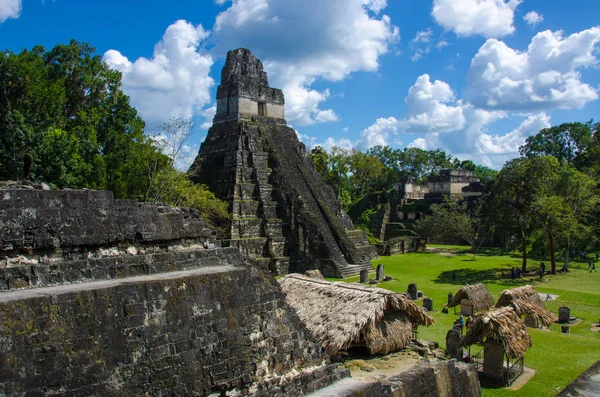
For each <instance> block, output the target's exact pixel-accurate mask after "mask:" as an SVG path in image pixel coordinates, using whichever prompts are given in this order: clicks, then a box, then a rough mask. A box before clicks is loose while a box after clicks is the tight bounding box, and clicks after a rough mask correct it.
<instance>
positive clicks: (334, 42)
mask: <svg viewBox="0 0 600 397" xmlns="http://www.w3.org/2000/svg"><path fill="white" fill-rule="evenodd" d="M386 6H387V2H386V1H384V0H328V1H327V3H326V5H325V3H323V1H322V0H305V1H294V2H290V1H286V0H233V1H232V4H231V6H230V7H229V8H228V9H226V10H225V11H223V12H222V13H220V14H219V15H218V16H217V19H216V22H215V25H214V28H213V31H214V34H213V37H212V40H213V42H214V43H215V47H214V49H213V51H214V53H218V54H224V52H225V51H226V50H228V49H231V48H237V47H246V48H249V49H251V50H252V52H253V53H254V54H255V55H256V56H257V57H259V58H260V59H261V60H262V61H263V63H264V65H265V69H266V70H267V72H268V73H269V78H270V83H271V85H272V86H274V87H279V88H282V89H283V91H284V94H285V97H286V117H287V119H288V120H289V121H290V122H293V123H296V124H299V125H302V124H304V125H306V124H313V123H316V122H329V121H334V120H337V119H338V117H337V116H336V115H335V112H334V111H333V110H331V109H322V105H323V102H325V101H326V100H327V98H328V97H329V91H328V90H326V89H324V90H321V91H319V90H316V89H313V88H311V86H312V84H313V83H314V82H315V81H316V80H318V79H325V80H329V81H340V80H343V79H345V78H346V77H347V76H348V75H349V74H351V73H353V72H357V71H376V70H377V68H378V66H379V57H380V56H381V55H383V54H385V53H387V52H388V49H389V46H390V45H391V44H392V43H394V42H395V41H396V40H397V39H398V37H399V30H398V28H397V27H395V26H393V25H392V23H391V20H390V18H389V17H388V16H386V15H380V16H378V14H379V13H380V12H381V11H382V10H383V9H384V8H385V7H386ZM323 112H325V113H323ZM334 116H335V117H334Z"/></svg>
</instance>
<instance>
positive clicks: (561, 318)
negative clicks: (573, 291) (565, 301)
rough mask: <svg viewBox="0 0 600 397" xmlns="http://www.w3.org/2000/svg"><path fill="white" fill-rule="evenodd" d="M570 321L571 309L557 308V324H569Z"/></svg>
mask: <svg viewBox="0 0 600 397" xmlns="http://www.w3.org/2000/svg"><path fill="white" fill-rule="evenodd" d="M570 321H571V309H569V308H568V307H565V306H561V307H559V308H558V322H559V323H569V322H570Z"/></svg>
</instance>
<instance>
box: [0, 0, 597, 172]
mask: <svg viewBox="0 0 600 397" xmlns="http://www.w3.org/2000/svg"><path fill="white" fill-rule="evenodd" d="M598 15H600V2H598V1H597V0H573V1H571V2H568V3H567V2H559V1H548V0H546V1H538V0H522V1H521V0H418V1H398V0H387V1H386V0H327V1H323V0H303V1H296V0H233V1H231V0H229V1H228V0H214V1H212V0H194V1H192V0H189V1H173V2H170V3H168V4H165V3H164V2H159V1H154V0H147V1H144V2H141V1H127V0H121V1H117V0H103V1H98V0H86V1H85V2H84V1H81V0H54V1H52V0H45V1H40V0H0V47H3V48H6V49H8V50H10V51H13V52H19V51H20V50H21V49H23V48H31V47H32V46H34V45H36V44H41V45H44V46H45V47H46V48H48V49H49V48H52V47H53V46H54V45H55V44H58V43H67V42H68V41H69V40H70V39H71V38H75V39H77V40H79V41H86V42H89V43H91V44H92V45H93V46H94V47H95V48H96V50H97V52H98V54H100V55H102V56H103V59H104V60H105V61H106V62H107V63H108V64H109V65H110V66H111V67H113V68H115V69H118V70H120V71H121V72H122V73H123V90H124V91H125V92H126V93H127V94H128V95H130V96H131V99H132V103H133V105H134V106H136V107H137V108H138V110H139V112H140V114H141V116H142V118H144V120H145V121H146V123H147V130H148V131H149V132H155V131H157V126H158V125H160V123H161V122H163V121H166V120H168V119H169V118H170V117H172V116H175V117H185V118H188V117H189V118H193V120H194V121H195V122H196V124H197V130H196V131H195V133H194V135H193V137H192V140H191V141H190V142H189V146H188V147H187V148H186V154H187V156H186V158H185V159H182V160H181V164H185V163H186V162H189V161H191V160H190V159H191V158H193V157H194V156H195V154H196V153H197V150H198V147H199V145H200V142H201V141H202V140H203V139H204V137H205V136H206V131H207V128H208V127H209V126H210V124H211V120H212V116H213V114H214V110H215V108H214V102H215V101H214V97H215V92H216V87H217V85H218V84H219V78H220V71H221V68H222V66H223V62H224V57H225V55H226V52H227V50H229V49H234V48H238V47H247V48H249V49H250V50H251V51H253V52H254V53H255V55H257V56H258V57H259V58H260V59H261V60H262V61H263V63H264V65H265V68H266V70H267V72H268V73H269V81H270V83H271V86H274V87H279V88H282V89H283V90H284V94H285V98H286V117H287V120H288V123H289V124H290V125H291V126H293V127H294V128H295V129H296V130H297V131H298V134H299V136H300V138H301V139H302V140H303V141H304V142H305V143H306V144H307V145H309V146H312V145H315V144H322V145H324V146H325V147H328V148H330V147H332V146H333V145H338V146H342V147H347V148H350V147H355V148H359V149H363V150H364V149H367V148H369V147H371V146H373V145H377V144H379V145H383V144H388V145H391V146H393V147H398V148H404V147H406V146H416V147H420V148H424V149H436V148H441V149H443V150H446V151H447V152H449V153H451V154H453V155H454V156H457V157H459V158H461V159H472V160H474V161H475V162H477V163H480V164H485V165H488V166H491V167H494V168H500V167H502V165H503V164H504V162H505V161H506V160H508V159H510V158H512V157H515V156H517V155H518V146H519V145H520V144H522V143H523V141H524V140H525V138H526V137H527V136H529V135H531V134H534V133H536V132H537V131H538V130H539V129H541V128H544V127H548V126H550V125H556V124H559V123H562V122H567V121H587V120H590V119H592V118H598V110H599V109H600V106H599V103H600V102H599V100H598V95H599V92H600V73H599V65H600V64H599V61H598V57H599V55H600V26H599V24H600V20H599V19H598Z"/></svg>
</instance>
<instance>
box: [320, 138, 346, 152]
mask: <svg viewBox="0 0 600 397" xmlns="http://www.w3.org/2000/svg"><path fill="white" fill-rule="evenodd" d="M320 146H322V147H323V148H324V149H325V150H327V151H328V152H331V149H333V148H334V147H338V148H340V149H344V150H352V149H353V148H354V147H355V144H354V142H352V141H351V140H350V139H346V138H342V139H335V138H332V137H329V138H327V139H326V140H325V142H324V143H322V144H321V145H320Z"/></svg>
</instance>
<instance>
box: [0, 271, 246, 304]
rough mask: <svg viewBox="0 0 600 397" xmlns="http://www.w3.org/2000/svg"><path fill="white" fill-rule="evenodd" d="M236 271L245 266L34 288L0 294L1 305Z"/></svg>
mask: <svg viewBox="0 0 600 397" xmlns="http://www.w3.org/2000/svg"><path fill="white" fill-rule="evenodd" d="M240 263H241V261H240ZM235 271H245V268H244V267H243V266H234V265H221V266H206V267H200V268H195V269H190V270H180V271H173V272H166V273H155V274H147V275H138V276H131V277H124V278H119V279H109V280H97V281H88V282H82V283H74V284H64V285H55V286H47V287H42V288H32V289H27V290H17V291H7V292H2V293H0V303H5V302H12V301H21V300H26V299H32V298H47V297H49V296H57V295H63V294H69V293H77V292H80V291H94V290H103V289H107V288H113V287H116V286H123V285H136V284H140V283H149V282H153V281H158V280H173V279H180V278H187V277H194V276H201V275H207V274H220V273H230V272H235Z"/></svg>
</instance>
